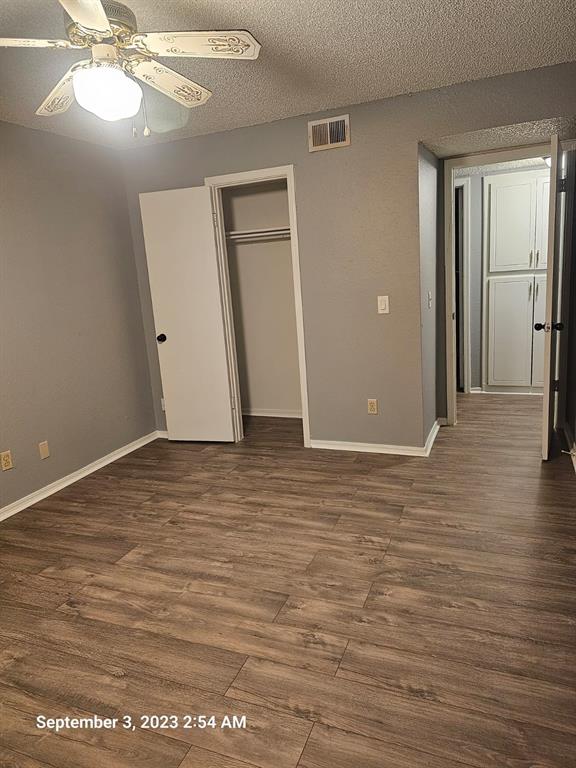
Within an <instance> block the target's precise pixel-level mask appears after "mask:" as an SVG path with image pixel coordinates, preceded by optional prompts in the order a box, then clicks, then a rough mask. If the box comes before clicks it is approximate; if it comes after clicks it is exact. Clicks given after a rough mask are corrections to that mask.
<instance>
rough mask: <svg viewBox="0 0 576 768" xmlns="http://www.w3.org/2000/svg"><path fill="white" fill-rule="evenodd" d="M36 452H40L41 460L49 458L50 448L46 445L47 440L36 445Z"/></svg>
mask: <svg viewBox="0 0 576 768" xmlns="http://www.w3.org/2000/svg"><path fill="white" fill-rule="evenodd" d="M38 451H39V452H40V458H41V459H48V458H49V457H50V446H49V445H48V440H43V441H42V442H41V443H38Z"/></svg>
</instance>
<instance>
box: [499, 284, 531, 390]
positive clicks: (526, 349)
mask: <svg viewBox="0 0 576 768" xmlns="http://www.w3.org/2000/svg"><path fill="white" fill-rule="evenodd" d="M533 292H534V278H533V277H531V276H524V277H520V276H518V277H515V276H513V275H512V276H509V277H490V278H488V366H487V368H488V384H490V385H493V386H517V387H524V386H530V383H531V380H532V312H533Z"/></svg>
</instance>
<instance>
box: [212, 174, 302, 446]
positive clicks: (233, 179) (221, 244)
mask: <svg viewBox="0 0 576 768" xmlns="http://www.w3.org/2000/svg"><path fill="white" fill-rule="evenodd" d="M281 180H286V185H287V191H288V215H289V222H290V251H291V255H292V280H293V284H294V308H295V311H296V338H297V343H298V367H299V372H300V399H301V402H302V427H303V432H304V447H305V448H310V418H309V406H308V378H307V373H306V347H305V341H304V310H303V305H302V284H301V277H300V252H299V247H298V223H297V216H296V191H295V185H294V166H293V165H280V166H276V167H274V168H261V169H258V170H252V171H243V172H240V173H228V174H224V175H221V176H207V177H206V178H205V179H204V184H205V186H208V187H211V188H212V190H213V192H212V199H213V205H214V211H215V219H216V232H217V236H216V248H217V251H218V259H219V268H220V273H221V275H222V278H223V283H224V286H223V289H224V290H223V303H225V304H227V305H228V306H227V307H226V306H225V308H224V312H225V314H226V313H227V312H228V313H230V314H229V317H230V318H231V316H232V315H231V304H230V298H229V292H230V287H229V283H228V281H229V278H228V261H227V252H226V239H225V237H224V238H223V237H222V226H223V211H222V190H223V189H226V188H227V187H238V186H243V185H246V184H258V183H259V182H266V181H281ZM218 230H220V232H218ZM225 330H226V335H227V337H228V338H227V346H228V347H229V348H230V345H234V346H233V348H234V350H235V341H234V335H233V334H234V325H233V323H229V322H225ZM234 359H235V355H234ZM229 365H230V361H229ZM231 367H232V368H234V370H233V371H231V372H230V375H231V379H235V380H236V386H238V384H237V375H238V374H237V366H236V365H233V366H231ZM233 392H234V387H233ZM236 397H237V407H236V419H235V422H237V421H238V419H239V421H240V428H241V423H242V414H241V408H240V400H239V387H238V390H237V393H236ZM236 426H237V424H236ZM241 438H242V435H241V433H240V436H239V437H238V438H237V439H241Z"/></svg>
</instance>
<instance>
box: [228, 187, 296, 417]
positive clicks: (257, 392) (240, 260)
mask: <svg viewBox="0 0 576 768" xmlns="http://www.w3.org/2000/svg"><path fill="white" fill-rule="evenodd" d="M222 208H223V216H224V228H225V232H226V252H227V262H228V274H229V283H230V295H231V303H232V315H233V324H234V337H235V346H236V358H237V362H238V379H239V385H240V396H241V405H242V413H243V414H244V415H252V416H276V417H291V418H301V416H302V407H301V396H300V373H299V361H298V342H297V332H296V311H295V303H294V280H293V275H292V251H291V244H290V222H289V212H288V193H287V187H286V182H285V181H284V180H282V181H272V182H263V183H259V184H253V185H242V186H238V187H229V188H226V189H223V190H222Z"/></svg>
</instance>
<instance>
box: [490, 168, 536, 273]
mask: <svg viewBox="0 0 576 768" xmlns="http://www.w3.org/2000/svg"><path fill="white" fill-rule="evenodd" d="M485 183H486V184H487V187H488V199H489V232H488V248H489V265H490V271H491V272H510V271H512V270H526V269H532V267H533V263H534V230H535V215H536V180H535V178H534V177H533V176H528V177H527V176H526V174H524V175H523V174H515V173H509V174H502V175H498V176H490V177H489V178H488V179H486V182H485Z"/></svg>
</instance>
